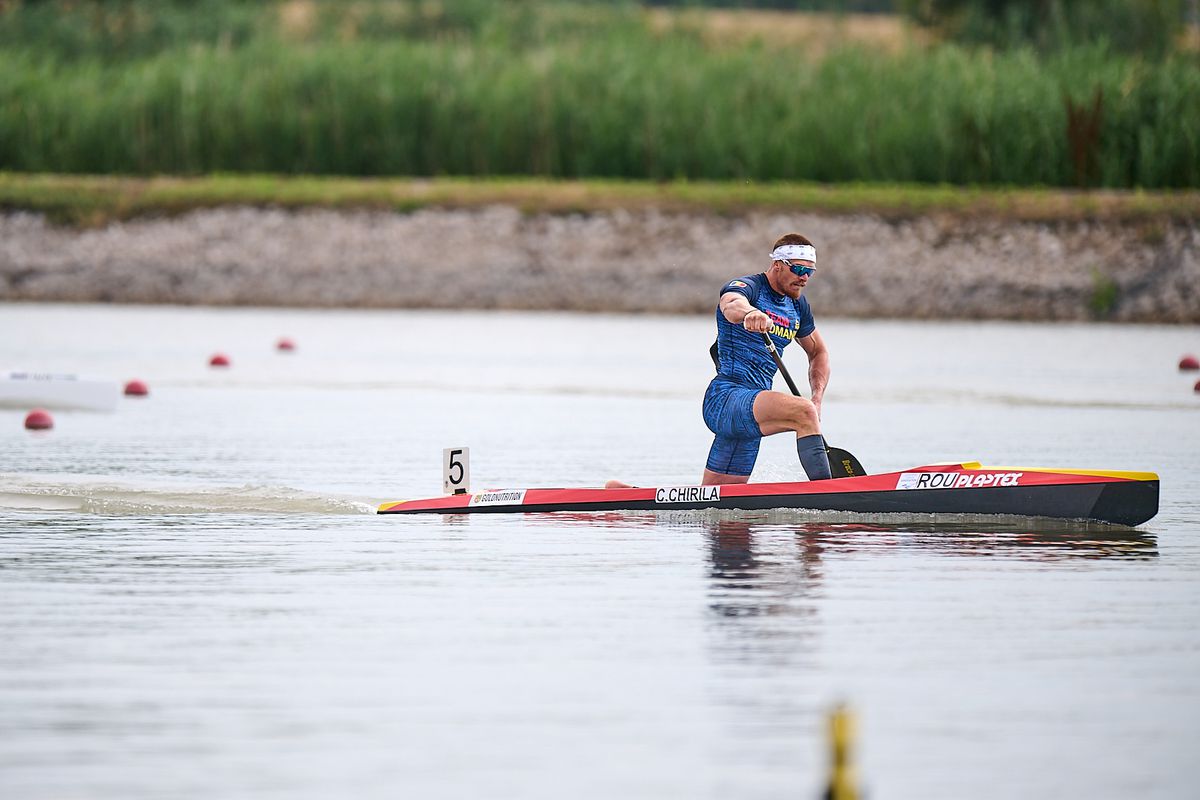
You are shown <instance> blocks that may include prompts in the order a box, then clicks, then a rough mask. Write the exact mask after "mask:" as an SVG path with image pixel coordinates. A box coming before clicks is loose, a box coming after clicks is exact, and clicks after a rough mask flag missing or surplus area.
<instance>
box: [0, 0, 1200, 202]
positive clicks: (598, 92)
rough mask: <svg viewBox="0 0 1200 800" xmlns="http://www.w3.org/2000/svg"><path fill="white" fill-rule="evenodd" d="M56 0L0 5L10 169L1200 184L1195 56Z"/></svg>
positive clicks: (405, 12) (682, 26)
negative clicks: (89, 14)
mask: <svg viewBox="0 0 1200 800" xmlns="http://www.w3.org/2000/svg"><path fill="white" fill-rule="evenodd" d="M43 5H44V8H43V7H42V6H43ZM60 6H61V7H60ZM60 6H54V5H53V4H51V3H49V2H47V3H44V4H29V7H28V9H27V10H24V11H21V12H20V14H15V13H14V14H11V15H9V16H7V17H6V16H4V15H3V14H0V75H4V76H5V79H4V80H0V170H10V171H14V172H33V173H38V172H62V173H79V174H105V173H108V174H137V175H153V174H191V175H205V174H211V173H214V172H238V173H278V174H283V173H286V174H294V175H316V174H320V175H331V176H332V175H362V176H400V175H407V176H425V177H438V176H463V177H476V178H486V177H489V176H503V175H531V176H539V177H544V178H556V179H582V180H587V179H594V178H610V179H624V180H653V181H669V182H675V181H681V180H684V179H686V180H689V181H731V180H751V181H755V182H759V183H768V182H773V181H787V182H803V181H812V182H818V183H839V182H865V183H872V184H874V183H900V184H904V183H925V184H930V185H934V186H936V185H937V184H942V183H950V184H956V185H961V186H971V185H993V186H1006V185H1046V186H1104V187H1112V188H1131V187H1144V188H1154V189H1168V188H1176V189H1179V188H1196V187H1200V68H1198V62H1197V60H1196V58H1195V57H1194V56H1184V55H1178V56H1173V57H1171V58H1168V59H1165V60H1162V61H1155V62H1151V61H1146V60H1142V59H1138V58H1135V57H1130V56H1127V55H1117V54H1113V53H1110V52H1109V51H1107V50H1106V49H1104V48H1103V47H1102V46H1079V47H1074V48H1071V49H1068V50H1065V51H1062V52H1056V53H1055V54H1053V55H1047V56H1042V55H1038V54H1037V53H1035V52H1033V51H1029V50H1017V51H1012V52H992V51H990V50H987V49H966V48H961V47H956V46H953V45H928V46H926V45H924V44H921V43H918V42H915V39H914V36H915V35H914V34H913V33H912V32H911V31H910V30H909V29H907V28H906V27H905V26H903V25H902V24H900V23H898V21H897V20H896V19H895V18H891V19H890V20H875V21H869V20H866V19H859V18H856V17H847V18H837V17H828V16H821V15H798V14H781V13H778V12H774V13H772V12H757V13H756V14H747V13H741V14H738V13H734V12H716V11H710V12H700V11H697V10H685V11H671V12H666V11H643V10H640V9H636V8H634V7H632V6H619V7H610V6H607V5H601V4H590V5H588V4H583V5H579V4H571V3H551V4H546V3H536V2H521V3H490V2H486V0H440V2H434V0H412V2H405V3H400V2H367V1H366V0H358V1H357V2H350V3H329V2H315V0H308V1H307V2H303V1H302V0H293V1H292V2H289V3H286V4H284V5H279V4H272V3H266V4H262V5H261V6H259V5H257V4H248V3H233V2H230V0H196V4H195V9H199V11H196V10H189V9H192V8H193V7H192V6H191V5H187V4H165V5H163V7H162V9H161V10H159V11H157V12H153V13H152V11H153V8H154V7H152V6H150V5H148V4H146V3H144V2H141V3H137V2H135V3H125V4H113V5H112V8H114V9H126V10H127V13H126V14H124V15H122V14H119V13H118V12H116V11H113V12H111V13H112V15H113V16H111V17H108V18H106V19H108V21H109V25H110V27H111V31H110V32H109V33H104V31H103V30H101V31H99V32H98V31H97V28H96V26H95V25H87V24H84V23H83V22H82V21H81V20H80V16H81V15H80V13H79V12H78V11H74V12H69V9H72V8H74V7H75V6H74V5H72V4H71V3H66V2H65V0H63V3H60ZM80 7H81V8H82V7H83V6H82V5H81V6H80ZM97 7H98V6H97ZM39 9H40V10H39ZM56 10H58V11H62V13H59V14H52V13H50V12H53V11H56ZM200 12H205V13H200ZM126 17H128V18H126ZM192 22H195V23H197V24H196V25H191V24H190V23H192ZM34 23H37V24H36V25H35V24H34ZM200 23H203V24H200ZM872 26H874V27H872ZM829 41H836V42H837V43H838V44H837V46H836V47H833V48H832V49H826V44H825V43H826V42H829ZM806 42H807V43H808V44H807V45H806V44H805V43H806ZM1097 96H1098V97H1100V98H1101V99H1102V103H1101V105H1100V106H1098V107H1097V108H1096V110H1095V111H1094V112H1093V111H1092V110H1091V109H1092V98H1093V97H1097ZM1081 109H1082V110H1083V111H1084V112H1086V113H1081V112H1080V110H1081Z"/></svg>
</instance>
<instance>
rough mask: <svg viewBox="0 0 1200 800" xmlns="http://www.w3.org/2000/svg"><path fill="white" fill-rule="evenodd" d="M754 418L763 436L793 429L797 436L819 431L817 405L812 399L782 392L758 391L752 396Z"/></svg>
mask: <svg viewBox="0 0 1200 800" xmlns="http://www.w3.org/2000/svg"><path fill="white" fill-rule="evenodd" d="M754 419H755V420H756V421H757V422H758V427H759V428H761V429H762V432H763V436H770V435H771V434H774V433H783V432H784V431H795V432H796V436H797V437H800V436H811V435H813V434H814V433H820V432H821V421H820V420H819V419H817V407H816V406H814V405H813V404H812V401H811V400H809V399H808V398H806V397H796V396H795V395H790V394H784V393H783V392H760V393H759V395H758V397H756V398H754Z"/></svg>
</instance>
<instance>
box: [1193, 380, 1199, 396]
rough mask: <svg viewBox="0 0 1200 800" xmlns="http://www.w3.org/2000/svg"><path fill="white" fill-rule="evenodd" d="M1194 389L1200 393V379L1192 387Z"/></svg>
mask: <svg viewBox="0 0 1200 800" xmlns="http://www.w3.org/2000/svg"><path fill="white" fill-rule="evenodd" d="M1192 391H1193V392H1195V393H1196V394H1200V381H1196V385H1195V386H1193V387H1192Z"/></svg>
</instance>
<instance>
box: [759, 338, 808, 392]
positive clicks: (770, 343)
mask: <svg viewBox="0 0 1200 800" xmlns="http://www.w3.org/2000/svg"><path fill="white" fill-rule="evenodd" d="M759 335H760V336H762V338H763V341H764V342H766V343H767V349H768V350H770V351H771V358H773V359H775V366H777V367H779V374H780V375H782V376H783V379H784V380H785V381H787V385H788V388H789V389H791V390H792V394H794V395H796V397H800V396H801V394H800V390H799V389H797V388H796V382H795V381H794V380H792V374H791V373H790V372H788V369H787V367H785V366H784V365H783V358H782V357H780V355H779V351H778V350H776V349H775V340H774V339H772V338H771V334H769V333H761V334H759Z"/></svg>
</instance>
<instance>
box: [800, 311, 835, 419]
mask: <svg viewBox="0 0 1200 800" xmlns="http://www.w3.org/2000/svg"><path fill="white" fill-rule="evenodd" d="M796 342H797V343H799V345H800V346H801V347H802V348H804V352H805V353H806V354H807V355H808V386H809V389H810V390H811V391H812V402H813V405H814V406H816V407H817V417H818V418H820V416H821V400H823V399H824V397H825V386H826V385H827V384H828V383H829V349H828V348H827V347H825V340H824V339H822V338H821V333H820V332H819V331H816V330H814V331H813V332H812V333H810V334H809V335H808V336H805V337H804V338H803V339H797V340H796Z"/></svg>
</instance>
